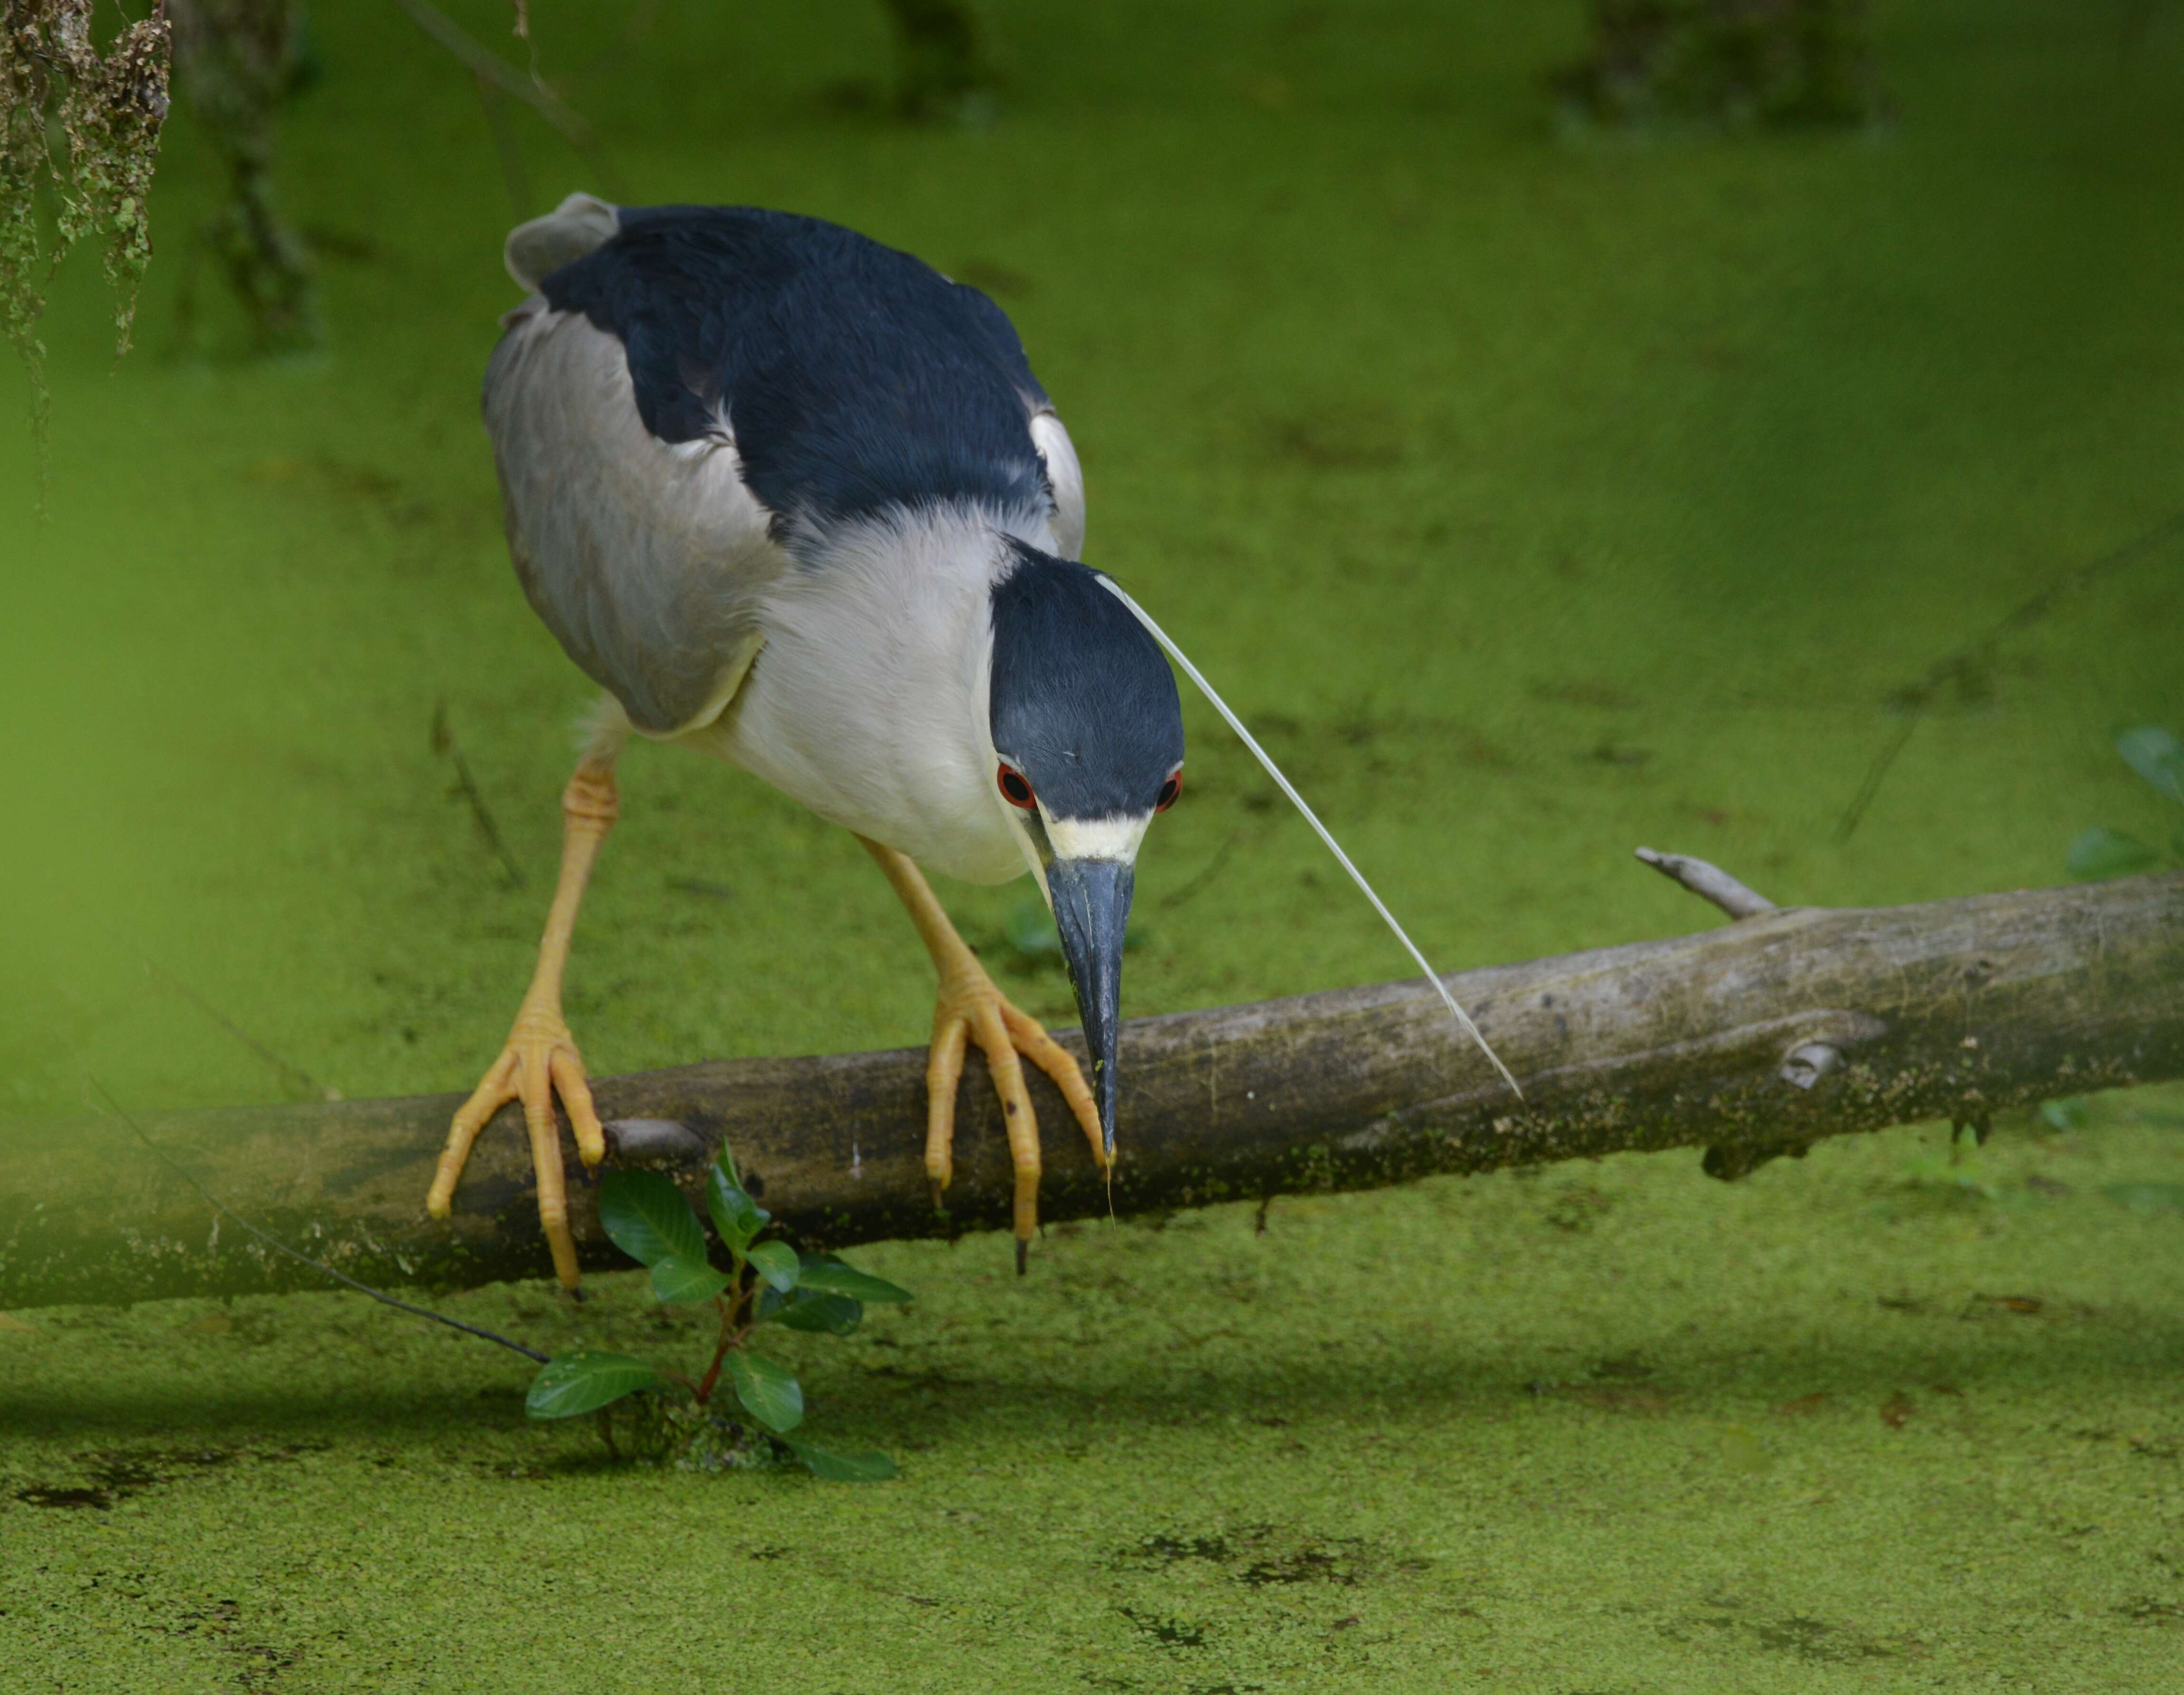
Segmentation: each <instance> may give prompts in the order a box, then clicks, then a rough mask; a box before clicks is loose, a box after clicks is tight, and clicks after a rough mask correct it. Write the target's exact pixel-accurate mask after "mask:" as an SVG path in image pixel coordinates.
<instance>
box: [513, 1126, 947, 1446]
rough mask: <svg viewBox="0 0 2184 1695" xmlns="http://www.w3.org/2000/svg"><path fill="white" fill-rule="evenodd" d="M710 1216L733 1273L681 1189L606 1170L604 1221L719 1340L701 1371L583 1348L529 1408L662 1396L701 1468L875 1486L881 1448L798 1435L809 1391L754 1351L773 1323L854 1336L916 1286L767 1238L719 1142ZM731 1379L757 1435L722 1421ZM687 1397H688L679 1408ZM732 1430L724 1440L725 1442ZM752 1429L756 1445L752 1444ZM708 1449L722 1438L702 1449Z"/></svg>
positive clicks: (546, 1378)
mask: <svg viewBox="0 0 2184 1695" xmlns="http://www.w3.org/2000/svg"><path fill="white" fill-rule="evenodd" d="M705 1210H706V1212H707V1213H710V1215H711V1217H712V1220H713V1228H714V1229H715V1230H716V1231H717V1232H718V1233H719V1235H720V1239H721V1246H722V1247H723V1248H724V1249H726V1250H727V1256H728V1258H729V1261H730V1262H731V1264H732V1267H733V1268H732V1269H730V1270H727V1271H722V1270H720V1269H719V1268H716V1266H714V1265H713V1264H712V1263H711V1261H710V1257H708V1255H707V1252H706V1247H705V1229H704V1227H703V1226H702V1225H701V1224H699V1222H698V1215H697V1214H696V1213H694V1212H693V1211H692V1210H691V1208H690V1204H689V1202H687V1201H685V1200H684V1199H683V1198H682V1190H679V1189H677V1187H676V1186H675V1185H674V1183H673V1182H672V1181H671V1180H670V1179H667V1178H666V1177H663V1176H661V1175H660V1174H659V1173H657V1172H650V1171H610V1172H609V1173H608V1174H606V1176H605V1178H604V1179H603V1180H602V1181H601V1183H600V1185H599V1223H600V1224H601V1225H602V1226H603V1227H604V1229H605V1230H606V1233H607V1235H608V1236H609V1237H610V1239H611V1240H612V1241H613V1242H614V1245H615V1246H616V1247H618V1248H620V1249H621V1251H622V1252H624V1253H626V1254H627V1255H629V1257H631V1258H632V1259H634V1260H636V1261H638V1263H640V1264H643V1265H644V1266H646V1267H648V1268H650V1270H651V1273H652V1292H653V1293H654V1294H655V1296H658V1297H659V1298H660V1300H661V1301H663V1302H668V1303H669V1304H671V1305H675V1306H697V1305H701V1304H703V1303H704V1302H708V1301H710V1302H712V1303H713V1305H714V1306H715V1307H717V1308H718V1309H719V1312H720V1316H721V1329H720V1335H719V1337H718V1339H717V1340H716V1343H715V1345H714V1348H713V1359H712V1363H711V1364H710V1365H709V1366H708V1367H707V1368H706V1369H705V1374H704V1375H703V1376H701V1377H697V1378H690V1377H685V1376H683V1375H682V1374H680V1373H677V1372H672V1371H659V1370H655V1369H654V1368H653V1367H652V1366H650V1365H649V1364H647V1363H645V1362H644V1361H643V1360H641V1359H638V1358H634V1357H633V1356H632V1355H629V1354H626V1353H610V1352H605V1351H604V1350H603V1349H597V1348H585V1349H581V1350H579V1351H577V1352H573V1353H567V1354H564V1355H562V1356H561V1357H560V1358H558V1359H555V1360H554V1361H553V1362H552V1363H549V1365H547V1366H546V1367H545V1369H543V1370H542V1371H540V1372H539V1374H538V1377H537V1378H536V1379H534V1380H532V1385H531V1392H530V1394H529V1395H528V1396H527V1397H526V1399H525V1402H524V1406H525V1408H526V1411H528V1412H529V1413H530V1414H531V1416H532V1418H534V1419H573V1418H576V1417H577V1416H579V1415H580V1414H582V1413H600V1412H604V1410H605V1409H606V1408H609V1407H611V1406H613V1405H614V1404H615V1403H616V1402H618V1401H621V1400H623V1399H625V1398H626V1397H630V1396H646V1397H652V1398H653V1402H654V1409H655V1411H656V1412H658V1413H660V1419H658V1422H659V1423H660V1425H663V1426H664V1427H666V1429H668V1430H671V1431H680V1432H681V1433H682V1442H683V1446H684V1447H686V1448H691V1447H697V1448H699V1449H702V1450H704V1451H705V1454H706V1458H705V1463H708V1464H721V1465H749V1464H763V1463H766V1459H767V1458H769V1456H770V1455H771V1454H772V1453H775V1452H778V1453H785V1454H787V1455H790V1456H793V1457H794V1459H795V1460H797V1461H799V1462H800V1463H801V1464H804V1465H805V1466H806V1467H808V1468H809V1469H811V1471H812V1472H813V1473H814V1474H816V1475H818V1476H820V1477H823V1478H826V1479H827V1480H829V1481H831V1482H835V1483H877V1482H883V1481H884V1480H887V1479H888V1478H890V1477H893V1476H894V1475H895V1466H894V1461H893V1460H891V1459H889V1458H888V1457H887V1456H886V1455H885V1454H883V1453H837V1452H833V1450H831V1449H827V1448H822V1447H815V1446H813V1445H812V1444H811V1443H810V1442H807V1441H802V1440H800V1439H799V1438H797V1437H794V1436H790V1435H789V1434H788V1433H789V1432H790V1431H791V1430H795V1429H796V1428H797V1427H798V1426H799V1425H801V1424H802V1423H803V1422H804V1390H803V1386H801V1385H800V1384H799V1383H798V1382H797V1380H796V1379H795V1378H794V1377H793V1376H792V1375H790V1374H789V1373H788V1369H786V1368H785V1367H783V1366H781V1365H777V1364H776V1363H774V1362H773V1361H772V1360H770V1359H767V1358H765V1357H764V1356H763V1355H760V1354H757V1353H754V1352H751V1350H750V1347H749V1342H750V1339H751V1336H752V1335H753V1334H754V1333H755V1331H756V1330H759V1329H760V1326H762V1325H766V1324H781V1325H783V1326H785V1327H786V1328H788V1329H789V1330H816V1331H822V1332H824V1333H826V1334H827V1335H848V1334H849V1333H850V1331H852V1330H855V1329H856V1328H857V1326H858V1325H859V1324H861V1323H862V1322H863V1320H864V1316H865V1306H866V1303H867V1302H875V1303H877V1302H896V1301H907V1300H909V1299H910V1298H911V1296H910V1291H908V1290H906V1289H902V1288H899V1287H898V1286H897V1285H894V1284H892V1283H889V1282H888V1281H887V1280H885V1279H883V1278H878V1277H873V1276H872V1275H870V1274H867V1273H866V1272H862V1271H859V1270H857V1269H856V1268H855V1267H854V1266H849V1265H844V1263H842V1262H841V1261H840V1260H838V1259H837V1258H835V1257H833V1256H832V1255H831V1254H800V1253H799V1252H797V1251H796V1250H795V1249H794V1248H793V1247H791V1246H789V1245H788V1243H787V1242H783V1241H760V1240H759V1238H760V1235H763V1234H764V1233H765V1231H766V1229H767V1227H768V1226H769V1225H770V1224H772V1221H773V1219H772V1214H771V1213H768V1212H767V1211H766V1208H765V1207H761V1206H760V1205H759V1204H758V1202H755V1201H754V1200H753V1199H752V1198H751V1197H750V1196H749V1194H747V1193H746V1192H745V1191H744V1187H743V1183H742V1179H741V1178H740V1177H739V1176H738V1174H737V1171H736V1167H735V1162H734V1159H733V1157H732V1156H731V1155H730V1154H729V1152H728V1150H727V1147H726V1146H723V1147H722V1148H721V1154H720V1157H719V1158H718V1159H717V1160H716V1161H715V1162H714V1163H713V1165H712V1167H711V1168H710V1169H709V1170H708V1171H707V1173H706V1174H705ZM723 1383H725V1384H726V1385H727V1386H728V1388H730V1389H731V1390H732V1391H733V1393H734V1396H735V1398H736V1400H737V1402H739V1403H740V1404H741V1406H742V1408H743V1410H744V1413H747V1414H748V1415H749V1417H750V1419H752V1420H753V1422H754V1425H755V1429H753V1430H749V1431H748V1432H746V1431H744V1429H743V1427H742V1426H740V1425H736V1424H733V1423H731V1422H729V1421H727V1420H724V1419H721V1418H720V1417H719V1416H718V1415H717V1414H716V1413H714V1411H713V1409H712V1406H713V1397H714V1393H715V1391H716V1390H718V1389H719V1388H720V1387H721V1386H722V1384H723ZM677 1397H688V1399H687V1401H684V1402H680V1404H678V1403H677ZM720 1436H726V1437H727V1439H728V1444H729V1445H728V1447H727V1448H725V1449H722V1448H721V1447H718V1446H717V1441H716V1439H717V1438H718V1437H720ZM746 1437H748V1441H746ZM707 1444H714V1445H713V1446H711V1447H706V1445H707Z"/></svg>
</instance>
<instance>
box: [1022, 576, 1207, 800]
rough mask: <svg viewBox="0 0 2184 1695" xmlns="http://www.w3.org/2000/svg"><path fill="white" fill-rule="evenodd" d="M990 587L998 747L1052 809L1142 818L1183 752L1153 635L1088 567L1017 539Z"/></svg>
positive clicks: (1177, 706)
mask: <svg viewBox="0 0 2184 1695" xmlns="http://www.w3.org/2000/svg"><path fill="white" fill-rule="evenodd" d="M1010 545H1011V547H1012V548H1013V549H1015V551H1016V554H1017V566H1016V568H1015V569H1014V570H1013V571H1011V572H1010V573H1009V574H1008V575H1007V576H1006V577H1004V578H1002V579H1001V581H1000V582H999V583H996V584H995V587H994V670H993V694H992V705H991V711H992V722H993V733H994V747H995V750H996V751H997V752H998V753H999V754H1000V756H1001V757H1002V758H1003V759H1005V760H1006V761H1008V762H1009V763H1010V764H1011V765H1012V766H1014V767H1016V768H1017V770H1019V771H1020V772H1022V773H1023V774H1024V776H1025V777H1026V778H1028V779H1029V780H1030V783H1031V785H1032V787H1033V788H1034V789H1035V790H1037V792H1038V795H1039V800H1040V801H1041V802H1042V803H1043V804H1044V805H1045V808H1046V810H1047V811H1048V812H1049V813H1050V815H1051V816H1053V817H1056V818H1112V817H1142V816H1143V815H1145V813H1148V812H1150V811H1152V810H1153V808H1154V806H1155V805H1156V803H1157V802H1158V800H1159V799H1160V794H1161V786H1162V784H1163V783H1166V782H1167V779H1168V777H1169V774H1170V773H1171V772H1173V771H1174V770H1175V768H1176V767H1177V766H1178V765H1179V764H1180V763H1181V762H1182V761H1183V705H1182V703H1181V701H1180V700H1178V698H1177V695H1176V689H1175V677H1174V675H1173V673H1172V672H1170V671H1169V670H1168V666H1167V659H1166V657H1165V656H1163V655H1162V653H1161V650H1160V647H1159V645H1158V644H1156V642H1155V641H1154V640H1153V638H1151V636H1150V635H1148V634H1147V633H1145V628H1144V627H1143V626H1141V625H1140V624H1139V622H1138V621H1137V620H1136V619H1135V618H1134V617H1132V616H1130V612H1129V609H1128V607H1126V606H1124V605H1123V603H1122V602H1121V601H1120V600H1118V599H1116V598H1115V596H1113V595H1112V594H1109V593H1108V592H1107V591H1106V589H1105V588H1101V587H1100V576H1099V573H1098V572H1095V571H1093V570H1091V569H1090V568H1089V567H1088V566H1082V565H1075V564H1072V563H1071V562H1070V561H1069V560H1061V559H1056V558H1055V557H1054V555H1051V554H1047V553H1042V552H1040V551H1039V549H1037V548H1034V547H1028V546H1026V545H1024V544H1022V543H1021V542H1011V544H1010Z"/></svg>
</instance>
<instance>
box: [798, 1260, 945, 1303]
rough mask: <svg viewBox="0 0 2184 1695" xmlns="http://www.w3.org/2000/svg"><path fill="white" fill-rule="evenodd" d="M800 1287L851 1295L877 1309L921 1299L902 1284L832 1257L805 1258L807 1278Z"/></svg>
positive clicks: (805, 1276)
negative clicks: (890, 1303)
mask: <svg viewBox="0 0 2184 1695" xmlns="http://www.w3.org/2000/svg"><path fill="white" fill-rule="evenodd" d="M797 1284H798V1286H799V1288H804V1289H817V1290H822V1291H825V1292H826V1293H827V1294H829V1295H848V1296H852V1297H854V1298H855V1299H856V1300H859V1301H866V1302H871V1303H872V1305H873V1306H875V1307H879V1306H884V1305H886V1304H887V1303H888V1302H891V1301H914V1300H916V1299H917V1296H914V1295H912V1294H911V1292H910V1291H908V1290H907V1289H905V1288H903V1287H902V1286H901V1285H900V1284H894V1283H890V1282H889V1281H888V1280H887V1279H885V1278H884V1277H875V1276H873V1275H872V1274H871V1273H870V1272H868V1271H860V1270H858V1269H857V1268H856V1267H855V1266H854V1265H844V1264H843V1263H842V1262H841V1261H840V1260H838V1259H836V1258H835V1257H833V1255H832V1254H807V1255H805V1259H804V1268H803V1274H802V1275H801V1276H800V1277H799V1279H798V1280H797Z"/></svg>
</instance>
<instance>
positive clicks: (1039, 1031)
mask: <svg viewBox="0 0 2184 1695" xmlns="http://www.w3.org/2000/svg"><path fill="white" fill-rule="evenodd" d="M973 1041H976V1042H977V1043H978V1047H979V1050H980V1051H982V1052H983V1054H984V1055H985V1056H986V1069H987V1070H988V1072H989V1073H991V1075H992V1077H993V1079H994V1092H995V1094H996V1095H998V1096H1000V1100H1001V1122H1002V1124H1003V1126H1004V1128H1005V1129H1006V1132H1007V1135H1008V1139H1009V1161H1010V1163H1011V1165H1012V1166H1013V1167H1014V1168H1015V1170H1016V1197H1015V1204H1014V1207H1013V1209H1012V1210H1013V1221H1014V1224H1015V1234H1016V1239H1017V1271H1018V1272H1019V1273H1021V1272H1022V1270H1023V1268H1024V1255H1025V1248H1026V1244H1027V1243H1028V1242H1029V1241H1030V1240H1031V1236H1032V1232H1033V1231H1034V1229H1037V1228H1038V1225H1039V1117H1038V1114H1037V1113H1036V1112H1034V1110H1033V1107H1032V1102H1031V1091H1030V1090H1029V1089H1028V1088H1027V1087H1026V1086H1025V1083H1024V1071H1023V1061H1024V1060H1025V1059H1028V1060H1030V1061H1031V1062H1032V1063H1033V1064H1034V1065H1036V1066H1037V1067H1038V1068H1039V1069H1040V1070H1041V1071H1044V1072H1045V1073H1046V1074H1047V1075H1048V1076H1049V1077H1050V1078H1051V1079H1054V1084H1055V1086H1056V1088H1057V1089H1059V1090H1061V1096H1062V1099H1064V1100H1065V1101H1067V1102H1068V1103H1069V1107H1070V1111H1071V1112H1072V1113H1073V1115H1074V1116H1075V1118H1076V1119H1077V1122H1078V1125H1079V1126H1080V1127H1081V1128H1082V1129H1083V1130H1084V1134H1085V1136H1086V1138H1087V1140H1089V1141H1090V1143H1091V1145H1092V1157H1093V1160H1094V1162H1095V1163H1096V1164H1098V1165H1099V1166H1100V1168H1101V1169H1102V1170H1105V1169H1106V1163H1107V1158H1106V1147H1105V1144H1104V1141H1103V1139H1102V1137H1101V1135H1100V1108H1099V1104H1098V1102H1096V1101H1095V1100H1094V1099H1093V1096H1092V1090H1091V1085H1090V1084H1088V1083H1086V1082H1085V1080H1084V1072H1083V1071H1082V1070H1081V1069H1080V1068H1078V1063H1077V1062H1076V1060H1075V1059H1074V1058H1073V1057H1071V1055H1070V1053H1069V1051H1068V1050H1067V1048H1065V1047H1063V1046H1062V1045H1061V1043H1059V1042H1057V1041H1056V1040H1054V1038H1053V1037H1052V1036H1050V1035H1049V1034H1047V1033H1046V1030H1045V1027H1044V1026H1043V1025H1041V1024H1040V1023H1039V1020H1038V1019H1036V1018H1032V1017H1031V1016H1030V1015H1029V1014H1028V1013H1026V1012H1022V1011H1020V1010H1018V1009H1017V1007H1016V1006H1011V1004H1010V1002H1009V1000H1008V997H1007V996H1006V995H1003V994H1002V993H1001V991H1000V989H999V988H997V987H996V986H995V983H994V980H993V979H992V978H990V977H989V976H988V975H987V974H986V971H985V967H983V966H981V965H979V964H978V962H977V960H976V959H975V958H972V957H970V956H968V954H966V964H965V966H964V967H962V968H961V969H959V970H956V971H952V972H950V973H948V974H947V975H945V976H944V978H943V979H942V980H941V984H940V992H939V999H938V1001H936V1003H935V1005H934V1007H933V1052H932V1057H931V1059H930V1060H929V1062H928V1064H927V1066H926V1071H925V1084H926V1093H927V1118H926V1135H925V1171H926V1175H927V1176H928V1178H929V1179H931V1180H932V1184H933V1204H934V1205H935V1206H936V1207H938V1206H939V1202H940V1195H941V1191H942V1190H944V1189H946V1188H947V1186H948V1184H949V1181H950V1179H951V1178H952V1177H953V1176H954V1174H955V1157H954V1148H955V1140H956V1086H957V1084H959V1083H960V1082H961V1080H962V1076H963V1061H964V1057H965V1055H966V1053H967V1051H968V1048H969V1045H970V1044H971V1043H972V1042H973Z"/></svg>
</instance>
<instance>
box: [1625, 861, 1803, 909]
mask: <svg viewBox="0 0 2184 1695" xmlns="http://www.w3.org/2000/svg"><path fill="white" fill-rule="evenodd" d="M1637 853H1638V857H1639V858H1640V859H1641V860H1643V861H1645V862H1646V864H1648V865H1650V866H1652V867H1653V869H1654V870H1656V871H1658V872H1659V873H1661V875H1662V876H1663V877H1665V878H1669V880H1670V881H1672V882H1675V883H1680V884H1683V885H1684V887H1685V888H1686V889H1690V890H1691V893H1692V894H1694V895H1697V896H1698V897H1699V899H1701V900H1711V901H1713V904H1714V905H1715V906H1719V907H1720V908H1721V910H1722V911H1723V912H1726V913H1728V914H1729V916H1730V917H1732V918H1756V917H1758V916H1759V915H1760V914H1761V913H1763V912H1779V911H1780V910H1781V909H1780V907H1778V906H1775V903H1774V902H1773V901H1772V900H1769V899H1768V898H1767V897H1766V896H1765V895H1755V894H1754V893H1752V890H1751V889H1747V888H1746V887H1745V886H1744V885H1743V884H1741V883H1739V882H1738V881H1737V880H1736V878H1734V877H1731V876H1730V874H1729V873H1727V872H1725V871H1724V870H1723V869H1722V868H1721V867H1719V866H1718V865H1708V863H1707V862H1706V861H1704V860H1702V859H1693V858H1692V857H1691V856H1690V855H1689V854H1685V853H1656V852H1655V851H1654V850H1652V848H1646V847H1641V848H1640V849H1639V850H1637Z"/></svg>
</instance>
